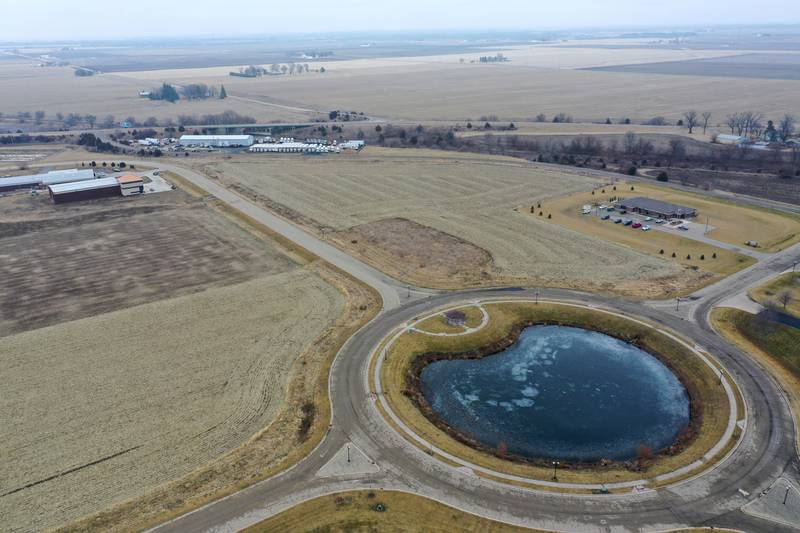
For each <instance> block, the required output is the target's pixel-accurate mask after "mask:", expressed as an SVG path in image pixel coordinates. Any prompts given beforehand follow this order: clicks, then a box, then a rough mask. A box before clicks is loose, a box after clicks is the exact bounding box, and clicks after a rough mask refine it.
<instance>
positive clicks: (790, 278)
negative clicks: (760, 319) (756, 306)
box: [749, 272, 800, 317]
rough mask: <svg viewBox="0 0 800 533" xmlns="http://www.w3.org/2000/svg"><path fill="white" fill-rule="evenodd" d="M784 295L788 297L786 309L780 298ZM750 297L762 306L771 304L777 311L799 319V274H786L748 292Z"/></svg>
mask: <svg viewBox="0 0 800 533" xmlns="http://www.w3.org/2000/svg"><path fill="white" fill-rule="evenodd" d="M785 293H788V294H789V295H790V297H789V301H788V302H787V305H786V307H784V306H783V302H782V301H781V298H782V297H783V295H784V294H785ZM749 294H750V297H751V298H752V299H753V300H755V301H757V302H758V303H760V304H762V305H767V304H773V305H775V306H777V308H778V309H780V310H782V311H784V312H787V313H790V314H792V315H794V316H796V317H800V273H798V272H795V273H791V272H788V273H786V274H783V275H782V276H779V277H777V278H775V279H774V280H772V281H770V282H769V283H767V284H765V285H761V286H759V287H756V288H755V289H753V290H751V291H750V293H749Z"/></svg>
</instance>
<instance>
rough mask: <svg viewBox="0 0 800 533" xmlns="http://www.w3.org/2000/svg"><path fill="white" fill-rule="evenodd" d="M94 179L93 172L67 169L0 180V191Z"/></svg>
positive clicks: (90, 170) (91, 170)
mask: <svg viewBox="0 0 800 533" xmlns="http://www.w3.org/2000/svg"><path fill="white" fill-rule="evenodd" d="M94 178H95V174H94V170H93V169H91V168H89V169H77V168H74V169H69V170H51V171H50V172H47V173H44V174H29V175H27V176H14V177H10V178H0V191H10V190H13V189H31V188H36V187H40V186H42V187H46V186H48V185H55V184H57V183H70V182H73V181H84V180H91V179H94Z"/></svg>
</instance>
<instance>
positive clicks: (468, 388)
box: [422, 326, 689, 461]
mask: <svg viewBox="0 0 800 533" xmlns="http://www.w3.org/2000/svg"><path fill="white" fill-rule="evenodd" d="M422 392H423V394H424V395H425V398H426V399H427V400H428V402H429V403H430V405H431V407H432V408H433V410H434V411H435V412H436V413H437V414H438V415H439V417H441V418H442V420H444V421H445V422H447V423H448V424H449V425H450V426H451V427H453V428H455V429H457V430H459V431H460V432H461V433H463V434H465V435H468V436H470V437H472V438H474V439H475V440H477V441H479V442H481V443H482V444H484V445H486V446H489V447H492V448H496V447H497V446H498V445H501V443H504V445H505V446H506V447H507V449H508V451H509V452H510V453H513V454H516V455H520V456H523V457H528V458H551V459H562V460H580V461H595V460H599V459H615V460H624V459H630V458H633V457H635V456H636V454H637V450H638V448H639V447H640V446H642V445H644V446H648V447H650V448H651V449H653V450H655V451H657V450H659V449H662V448H664V447H666V446H669V445H670V444H672V443H673V442H674V441H675V438H676V437H677V435H678V433H679V432H680V431H681V429H682V428H683V427H684V426H686V425H687V424H688V422H689V398H688V396H687V394H686V391H685V389H684V388H683V385H682V384H681V383H680V381H679V380H678V378H677V377H676V376H675V375H674V374H673V373H672V372H671V371H670V370H669V369H668V368H667V367H666V366H665V365H664V364H663V363H661V362H660V361H659V360H658V359H656V358H655V357H653V356H652V355H650V354H648V353H647V352H644V351H643V350H640V349H639V348H637V347H636V346H633V345H631V344H628V343H625V342H623V341H621V340H618V339H615V338H613V337H610V336H608V335H604V334H602V333H597V332H593V331H588V330H584V329H579V328H572V327H563V326H532V327H529V328H526V329H525V330H524V331H523V332H522V334H521V335H520V337H519V339H518V341H517V342H516V343H515V344H514V345H512V346H511V347H509V348H508V349H506V350H505V351H503V352H501V353H498V354H495V355H492V356H489V357H485V358H483V359H473V360H467V359H458V360H452V361H448V360H443V361H437V362H434V363H432V364H430V365H428V366H427V367H426V368H425V369H424V370H423V371H422Z"/></svg>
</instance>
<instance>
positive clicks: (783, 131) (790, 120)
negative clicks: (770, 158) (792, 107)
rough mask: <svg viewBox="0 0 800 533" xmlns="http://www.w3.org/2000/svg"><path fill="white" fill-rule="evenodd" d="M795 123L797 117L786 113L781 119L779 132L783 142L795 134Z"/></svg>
mask: <svg viewBox="0 0 800 533" xmlns="http://www.w3.org/2000/svg"><path fill="white" fill-rule="evenodd" d="M794 124H795V119H794V116H792V115H784V116H783V118H782V119H781V121H780V122H779V123H778V134H779V135H780V137H781V140H782V141H783V142H786V141H787V140H789V138H790V137H791V136H792V135H793V134H794Z"/></svg>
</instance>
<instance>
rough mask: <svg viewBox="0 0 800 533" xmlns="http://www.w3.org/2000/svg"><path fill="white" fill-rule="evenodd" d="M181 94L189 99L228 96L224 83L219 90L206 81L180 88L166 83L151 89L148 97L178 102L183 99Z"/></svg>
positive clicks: (221, 98) (224, 97) (223, 97)
mask: <svg viewBox="0 0 800 533" xmlns="http://www.w3.org/2000/svg"><path fill="white" fill-rule="evenodd" d="M181 96H183V97H184V98H186V99H187V100H205V99H207V98H219V99H220V100H224V99H226V98H227V97H228V92H227V91H226V90H225V86H224V85H220V87H219V90H217V88H216V87H213V86H208V85H206V84H205V83H190V84H188V85H184V86H182V87H181V88H180V90H178V89H176V88H175V87H174V86H173V85H171V84H169V83H164V84H162V85H161V87H157V88H154V89H151V90H150V91H149V92H148V93H147V97H148V98H149V99H150V100H165V101H167V102H170V103H175V102H177V101H178V100H180V99H181Z"/></svg>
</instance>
